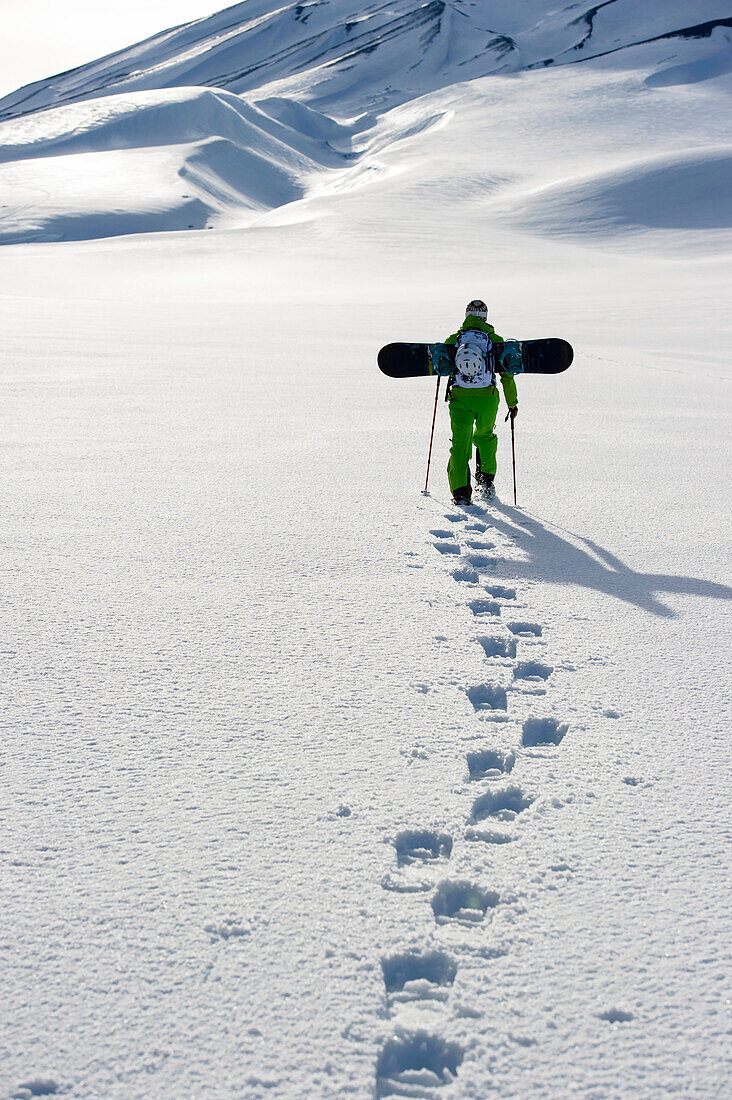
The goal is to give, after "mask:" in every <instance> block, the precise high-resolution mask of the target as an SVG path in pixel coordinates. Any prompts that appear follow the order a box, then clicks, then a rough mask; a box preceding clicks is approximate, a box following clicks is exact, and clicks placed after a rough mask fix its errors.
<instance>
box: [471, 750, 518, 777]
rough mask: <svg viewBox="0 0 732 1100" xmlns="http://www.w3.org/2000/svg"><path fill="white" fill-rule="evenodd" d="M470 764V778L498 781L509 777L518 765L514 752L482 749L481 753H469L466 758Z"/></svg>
mask: <svg viewBox="0 0 732 1100" xmlns="http://www.w3.org/2000/svg"><path fill="white" fill-rule="evenodd" d="M465 759H466V761H467V764H468V778H469V779H471V780H476V779H497V778H498V777H499V776H502V775H508V773H509V772H510V771H511V770H512V769H513V766H514V764H515V763H516V754H515V753H514V752H511V751H510V750H508V751H503V750H502V749H482V750H481V751H480V752H469V753H468V754H467V755H466V757H465Z"/></svg>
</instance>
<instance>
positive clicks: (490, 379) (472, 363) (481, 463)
mask: <svg viewBox="0 0 732 1100" xmlns="http://www.w3.org/2000/svg"><path fill="white" fill-rule="evenodd" d="M445 343H446V344H456V345H457V347H456V350H455V370H454V374H453V376H452V384H451V385H450V388H449V390H448V394H449V396H448V401H449V407H450V423H451V426H452V445H451V447H450V460H449V462H448V464H447V477H448V480H449V482H450V491H451V493H452V498H453V500H454V502H455V504H470V503H471V500H472V486H471V482H470V457H471V453H472V450H473V444H475V447H476V450H477V456H476V472H475V480H476V484H477V485H478V486H480V488H482V489H483V490H484V492H485V493H486V495H487V496H493V494H494V492H495V489H494V488H493V479H494V477H495V475H496V451H497V448H498V437H497V436H496V434H495V432H494V430H493V429H494V427H495V423H496V416H497V414H498V405H499V400H500V398H499V395H498V387H497V385H496V375H498V377H499V378H500V380H501V386H502V387H503V395H504V397H505V399H506V404H507V405H508V410H509V413H508V415H509V416H510V418H511V421H512V422H513V420H514V419H515V418H516V416H517V415H518V395H517V392H516V382H515V379H514V377H513V375H511V374H509V373H508V372H507V371H505V370H503V369H502V368H501V366H500V363H499V359H498V354H499V353H500V351H501V348H502V345H503V343H504V340H503V338H502V337H501V336H498V334H497V333H496V332H495V330H494V328H493V325H489V324H488V307H487V305H486V304H485V302H482V301H480V300H478V299H476V300H474V301H472V302H470V303H469V304H468V306H467V308H466V310H465V320H464V322H463V324H462V326H461V327H460V328H459V329H458V331H457V332H454V333H453V334H452V335H451V336H448V337H447V339H446V340H445Z"/></svg>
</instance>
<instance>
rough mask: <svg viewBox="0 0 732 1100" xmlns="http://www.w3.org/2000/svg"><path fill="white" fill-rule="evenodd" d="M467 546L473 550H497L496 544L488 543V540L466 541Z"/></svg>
mask: <svg viewBox="0 0 732 1100" xmlns="http://www.w3.org/2000/svg"><path fill="white" fill-rule="evenodd" d="M465 545H466V546H467V547H469V548H470V549H471V550H495V548H496V544H495V542H488V540H487V539H466V540H465Z"/></svg>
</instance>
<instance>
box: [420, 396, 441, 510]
mask: <svg viewBox="0 0 732 1100" xmlns="http://www.w3.org/2000/svg"><path fill="white" fill-rule="evenodd" d="M441 381H442V376H441V375H439V374H438V375H437V389H436V390H435V409H434V412H433V413H432V431H431V432H430V450H429V454H428V455H427V476H426V477H425V479H424V489H423V490H422V493H423V494H426V493H427V483H428V482H429V479H430V462H431V461H432V440H433V439H434V437H435V420H436V419H437V399H438V397H439V396H440V382H441Z"/></svg>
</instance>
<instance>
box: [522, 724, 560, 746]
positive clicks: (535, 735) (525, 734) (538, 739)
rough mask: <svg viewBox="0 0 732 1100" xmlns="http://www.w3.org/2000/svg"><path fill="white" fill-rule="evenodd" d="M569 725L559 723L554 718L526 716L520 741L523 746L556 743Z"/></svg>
mask: <svg viewBox="0 0 732 1100" xmlns="http://www.w3.org/2000/svg"><path fill="white" fill-rule="evenodd" d="M568 729H569V725H567V724H566V723H565V724H560V723H559V722H557V720H556V718H527V719H526V721H525V722H524V724H523V728H522V732H521V743H522V745H523V746H524V747H525V748H536V747H537V746H540V745H558V744H559V743H560V741H561V740H562V738H563V737H564V735H565V734H566V732H567V730H568Z"/></svg>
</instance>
